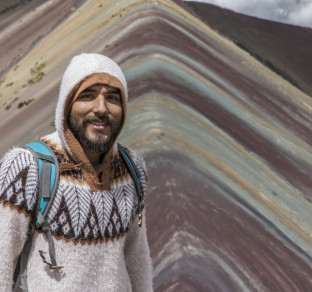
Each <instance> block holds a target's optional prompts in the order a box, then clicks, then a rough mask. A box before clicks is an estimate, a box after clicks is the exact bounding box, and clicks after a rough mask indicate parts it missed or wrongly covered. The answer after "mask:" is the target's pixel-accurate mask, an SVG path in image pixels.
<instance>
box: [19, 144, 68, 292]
mask: <svg viewBox="0 0 312 292" xmlns="http://www.w3.org/2000/svg"><path fill="white" fill-rule="evenodd" d="M24 148H26V149H28V150H29V151H30V152H31V153H32V154H33V156H34V157H35V160H36V162H37V169H38V174H39V186H38V198H37V203H36V207H35V210H34V212H33V215H32V219H31V222H30V225H29V231H28V238H27V240H26V242H25V244H24V247H23V250H22V253H21V255H20V257H19V259H18V263H17V266H16V269H15V272H14V292H15V291H18V289H19V287H18V285H17V283H18V282H19V279H20V282H21V286H20V288H22V291H23V292H28V287H27V261H28V256H29V253H30V249H31V245H32V241H33V234H34V231H35V228H38V229H39V228H40V229H41V230H42V231H43V232H44V234H45V236H46V238H47V241H48V244H49V255H50V259H51V263H48V262H47V261H46V259H45V257H44V255H43V254H44V252H43V251H42V250H40V251H39V254H40V256H41V257H42V259H43V261H44V262H45V263H47V264H48V265H49V267H50V268H51V269H57V268H62V267H60V266H58V265H57V263H56V260H55V253H54V249H53V240H52V235H51V230H50V226H49V224H48V223H47V222H46V220H45V216H46V214H47V212H48V210H49V208H50V206H51V204H52V202H53V198H54V195H55V193H56V191H57V185H58V181H59V164H58V160H57V158H56V156H55V154H54V152H53V151H52V149H51V148H50V147H49V146H48V145H47V144H45V143H43V142H33V143H30V144H26V145H25V146H24Z"/></svg>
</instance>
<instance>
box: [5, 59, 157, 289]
mask: <svg viewBox="0 0 312 292" xmlns="http://www.w3.org/2000/svg"><path fill="white" fill-rule="evenodd" d="M127 99H128V93H127V83H126V79H125V77H124V74H123V73H122V71H121V69H120V67H119V66H118V65H117V64H116V63H115V62H114V61H113V60H111V59H109V58H108V57H105V56H103V55H100V54H81V55H78V56H76V57H74V58H73V59H72V61H71V63H70V64H69V66H68V67H67V69H66V71H65V73H64V76H63V79H62V83H61V88H60V93H59V99H58V103H57V107H56V114H55V125H56V132H54V133H52V134H50V135H48V136H45V137H43V138H41V139H40V140H41V141H42V142H44V143H46V144H47V145H48V146H49V147H50V148H51V149H52V151H53V152H54V154H55V156H56V157H57V160H58V162H59V165H60V170H59V172H60V173H59V175H60V179H59V184H58V188H57V191H56V194H55V197H54V199H53V201H52V203H51V204H52V205H51V207H50V209H49V211H48V213H47V216H46V218H47V219H46V220H47V222H48V225H49V228H50V231H51V234H52V238H53V245H54V246H53V249H54V253H55V256H56V258H57V260H58V265H59V266H61V267H62V268H60V269H49V266H48V265H47V264H46V263H45V262H43V261H42V258H41V255H40V254H39V252H38V251H39V250H47V240H46V238H45V236H44V234H43V232H41V231H40V230H35V232H34V235H33V242H32V245H31V249H30V252H29V256H28V261H27V285H28V289H29V291H30V292H36V291H38V292H39V291H40V292H42V291H49V292H50V291H55V292H56V291H57V292H61V291H64V292H65V291H66V292H68V291H83V292H85V291H91V292H92V291H94V292H97V291H106V292H107V291H108V292H119V291H120V292H123V291H125V292H126V291H134V292H136V291H137V292H148V291H152V266H151V260H150V252H149V247H148V243H147V236H146V225H145V216H144V214H143V222H142V226H141V227H140V226H139V225H138V224H137V220H138V219H137V217H138V213H139V212H138V205H139V204H138V197H137V194H136V190H135V185H134V182H133V179H132V176H131V175H130V173H129V171H128V169H127V167H126V166H125V163H124V161H123V159H122V158H121V157H120V153H119V151H118V147H117V137H118V135H119V134H120V131H121V129H122V127H123V125H124V123H125V119H126V108H127ZM127 152H128V153H129V155H130V156H131V159H132V161H133V162H134V164H135V166H136V168H137V169H138V172H139V176H140V183H141V186H142V190H143V191H142V193H143V194H142V195H143V197H145V194H146V191H147V187H146V186H147V184H146V167H145V163H144V160H143V158H142V157H141V156H140V155H139V154H137V153H136V152H135V151H132V150H130V149H127ZM37 195H38V167H37V161H36V158H34V156H33V155H32V153H31V152H30V151H29V150H27V149H25V148H13V149H12V150H10V151H9V152H8V153H6V155H5V156H4V158H3V159H2V160H1V163H0V234H1V237H0V291H12V281H13V274H14V270H15V266H16V262H17V259H18V257H19V255H20V253H21V251H22V250H23V246H24V244H25V241H26V239H27V237H28V228H29V224H30V221H31V218H32V216H33V213H34V210H35V206H36V202H37ZM140 220H141V218H140ZM140 223H141V222H140ZM24 291H27V290H24Z"/></svg>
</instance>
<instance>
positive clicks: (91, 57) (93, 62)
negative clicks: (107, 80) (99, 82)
mask: <svg viewBox="0 0 312 292" xmlns="http://www.w3.org/2000/svg"><path fill="white" fill-rule="evenodd" d="M96 73H105V74H108V75H110V76H112V77H114V78H116V79H117V80H119V81H120V83H121V84H122V86H123V95H124V97H125V103H127V101H128V90H127V81H126V78H125V76H124V74H123V72H122V70H121V69H120V67H119V66H118V65H117V63H115V62H114V61H113V60H112V59H110V58H108V57H106V56H103V55H101V54H94V53H92V54H86V53H83V54H81V55H78V56H75V57H74V58H73V59H72V60H71V62H70V64H69V66H68V67H67V68H66V70H65V73H64V75H63V79H62V82H61V87H60V93H59V99H58V102H57V106H56V112H55V127H56V130H57V132H58V133H59V136H60V138H61V142H62V144H63V146H65V148H66V149H67V150H68V151H69V152H71V151H70V149H69V147H68V145H67V142H66V139H65V134H64V119H65V104H66V100H67V98H68V97H69V94H70V93H71V91H72V90H73V88H74V87H75V86H76V85H78V84H79V83H80V82H82V81H83V80H84V79H85V78H87V77H88V76H91V75H93V74H96Z"/></svg>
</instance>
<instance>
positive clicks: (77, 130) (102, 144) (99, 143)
mask: <svg viewBox="0 0 312 292" xmlns="http://www.w3.org/2000/svg"><path fill="white" fill-rule="evenodd" d="M92 122H103V123H105V124H107V125H108V126H110V128H111V135H110V137H108V138H105V137H103V135H101V133H100V132H98V134H97V135H96V138H95V139H94V141H91V140H90V138H88V136H87V126H88V124H89V123H92ZM121 123H122V120H121V119H120V120H119V121H117V122H114V121H112V120H111V119H110V117H109V116H108V115H104V116H102V117H97V116H92V117H85V118H84V119H83V120H82V122H80V121H79V118H78V116H77V115H76V114H72V113H70V115H69V119H68V127H69V129H70V130H71V131H72V133H73V134H74V136H75V137H76V139H77V140H78V142H79V143H80V144H81V145H82V146H83V147H85V148H87V149H88V150H90V151H91V152H95V153H104V154H105V153H107V152H108V150H109V149H110V148H111V147H112V146H113V144H114V142H115V140H116V139H117V137H118V134H119V132H120V130H121Z"/></svg>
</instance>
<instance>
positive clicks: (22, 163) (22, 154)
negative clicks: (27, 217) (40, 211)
mask: <svg viewBox="0 0 312 292" xmlns="http://www.w3.org/2000/svg"><path fill="white" fill-rule="evenodd" d="M37 184H38V175H37V166H36V163H35V161H34V160H33V157H32V155H31V154H30V153H29V152H27V151H25V150H21V149H18V148H15V149H12V150H11V151H9V152H8V153H7V154H6V155H5V157H4V158H3V159H2V161H1V165H0V202H1V203H2V204H7V203H9V204H10V205H12V206H13V207H15V208H17V209H18V210H20V211H24V212H26V213H31V212H32V211H33V209H34V207H35V204H36V191H37Z"/></svg>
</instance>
